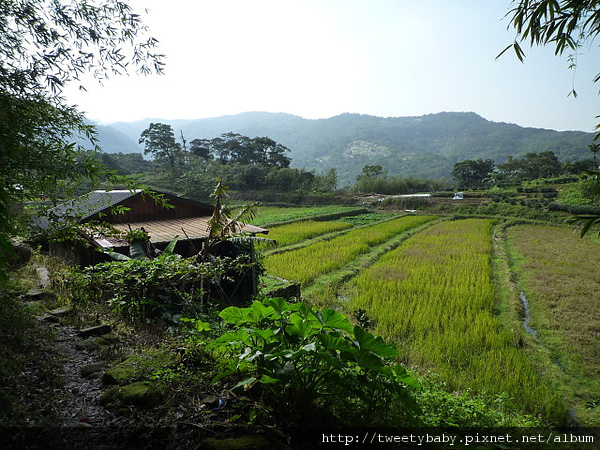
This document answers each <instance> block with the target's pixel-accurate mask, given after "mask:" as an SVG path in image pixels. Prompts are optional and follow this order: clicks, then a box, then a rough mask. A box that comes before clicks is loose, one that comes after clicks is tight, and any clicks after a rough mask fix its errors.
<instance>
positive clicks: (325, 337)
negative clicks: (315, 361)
mask: <svg viewBox="0 0 600 450" xmlns="http://www.w3.org/2000/svg"><path fill="white" fill-rule="evenodd" d="M317 337H318V339H319V341H320V342H321V344H323V347H325V349H326V350H338V351H340V352H348V353H352V354H353V353H354V352H355V350H356V349H355V348H354V347H353V346H352V345H351V344H350V343H349V342H348V341H347V340H346V339H344V338H343V337H340V336H334V335H332V334H331V333H326V334H324V333H321V334H319V335H318V336H317Z"/></svg>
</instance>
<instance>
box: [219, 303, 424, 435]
mask: <svg viewBox="0 0 600 450" xmlns="http://www.w3.org/2000/svg"><path fill="white" fill-rule="evenodd" d="M219 316H220V317H221V318H222V319H223V321H225V322H226V323H228V324H231V325H232V326H233V327H234V329H233V330H232V331H230V332H227V333H225V334H224V335H223V336H221V337H220V338H218V339H217V340H216V341H215V345H216V346H217V348H218V349H219V350H221V351H222V352H224V353H225V354H227V355H228V356H229V359H228V363H227V365H226V366H225V367H224V368H223V370H222V371H221V372H220V373H219V375H218V376H217V377H216V378H215V380H214V381H215V382H216V381H218V380H220V379H222V378H223V377H225V376H228V375H231V374H234V373H236V372H240V373H243V374H244V375H246V378H244V379H243V380H242V381H241V382H239V383H238V384H237V385H236V386H235V387H234V388H233V389H232V390H233V392H237V393H243V392H248V391H251V392H260V394H261V395H262V396H263V400H265V401H267V402H273V403H274V404H275V406H276V407H275V410H276V411H279V412H280V413H282V415H283V413H284V412H286V411H289V413H290V415H291V417H287V418H281V419H283V420H287V421H290V422H291V423H306V422H310V420H311V418H313V419H314V418H315V417H316V416H315V413H316V412H317V411H319V407H325V406H328V407H329V408H331V411H332V412H334V413H336V415H337V416H338V419H339V418H342V417H343V418H345V419H346V420H352V419H351V418H349V414H348V413H349V412H350V411H353V412H354V413H355V414H357V415H360V420H361V423H362V424H367V423H369V422H370V423H386V421H388V420H390V419H392V417H393V418H394V419H398V418H399V416H401V417H402V418H403V419H404V420H409V419H410V418H411V417H412V416H413V414H409V413H410V412H411V411H412V412H414V411H415V410H416V409H417V407H416V404H415V403H414V401H413V399H412V397H411V395H410V388H415V387H417V383H416V381H415V379H414V378H413V377H412V376H411V375H409V374H408V373H407V371H406V370H405V369H404V367H402V366H401V365H399V364H393V363H392V361H393V359H394V358H395V357H397V355H398V352H397V351H396V349H395V348H394V347H392V346H391V345H389V344H386V343H385V342H384V341H383V340H382V339H381V338H380V337H378V336H374V335H372V334H371V333H369V332H368V331H365V330H364V329H363V328H362V327H360V326H352V324H351V323H350V322H349V320H348V319H347V318H346V317H345V316H343V315H342V314H340V313H338V312H336V311H334V310H324V311H316V310H313V309H311V308H309V307H308V306H306V305H305V304H304V303H287V302H286V301H285V300H284V299H281V298H274V299H266V300H264V301H262V302H261V301H255V302H254V303H253V304H252V305H251V306H250V307H247V308H238V307H229V308H226V309H224V310H223V311H221V313H220V314H219ZM352 406H353V407H352ZM357 411H360V413H358V412H357ZM350 415H351V414H350ZM396 423H397V422H396Z"/></svg>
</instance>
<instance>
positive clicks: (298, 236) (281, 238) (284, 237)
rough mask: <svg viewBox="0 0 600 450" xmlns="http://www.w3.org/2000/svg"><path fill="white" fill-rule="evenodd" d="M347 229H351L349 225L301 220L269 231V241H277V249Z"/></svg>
mask: <svg viewBox="0 0 600 450" xmlns="http://www.w3.org/2000/svg"><path fill="white" fill-rule="evenodd" d="M348 228H352V224H351V223H347V222H333V221H325V222H317V221H315V220H303V221H301V222H293V223H289V224H286V225H280V226H278V227H274V228H271V229H269V239H273V240H275V241H277V244H278V245H279V247H285V246H287V245H291V244H295V243H297V242H301V241H304V240H306V239H311V238H314V237H316V236H320V235H322V234H327V233H332V232H334V231H342V230H347V229H348Z"/></svg>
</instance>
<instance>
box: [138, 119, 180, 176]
mask: <svg viewBox="0 0 600 450" xmlns="http://www.w3.org/2000/svg"><path fill="white" fill-rule="evenodd" d="M139 143H140V144H143V145H144V154H145V155H147V154H148V153H150V154H151V155H152V156H153V157H154V159H156V160H158V161H166V163H167V164H168V166H169V168H170V169H171V170H172V171H175V169H176V168H177V165H178V164H179V163H180V162H181V161H182V159H183V158H184V153H183V148H182V146H181V144H180V143H179V142H177V141H176V140H175V133H173V128H172V127H171V125H166V124H164V123H151V124H150V125H149V126H148V128H147V129H145V130H144V131H142V134H141V136H140V139H139Z"/></svg>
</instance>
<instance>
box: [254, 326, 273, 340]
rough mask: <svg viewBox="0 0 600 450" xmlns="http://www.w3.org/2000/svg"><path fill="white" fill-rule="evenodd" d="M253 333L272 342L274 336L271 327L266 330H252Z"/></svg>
mask: <svg viewBox="0 0 600 450" xmlns="http://www.w3.org/2000/svg"><path fill="white" fill-rule="evenodd" d="M252 333H253V334H254V335H255V336H258V337H259V338H261V339H262V340H263V341H264V342H271V341H272V340H273V336H274V333H273V330H272V329H271V328H267V329H266V330H260V329H259V330H252Z"/></svg>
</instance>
